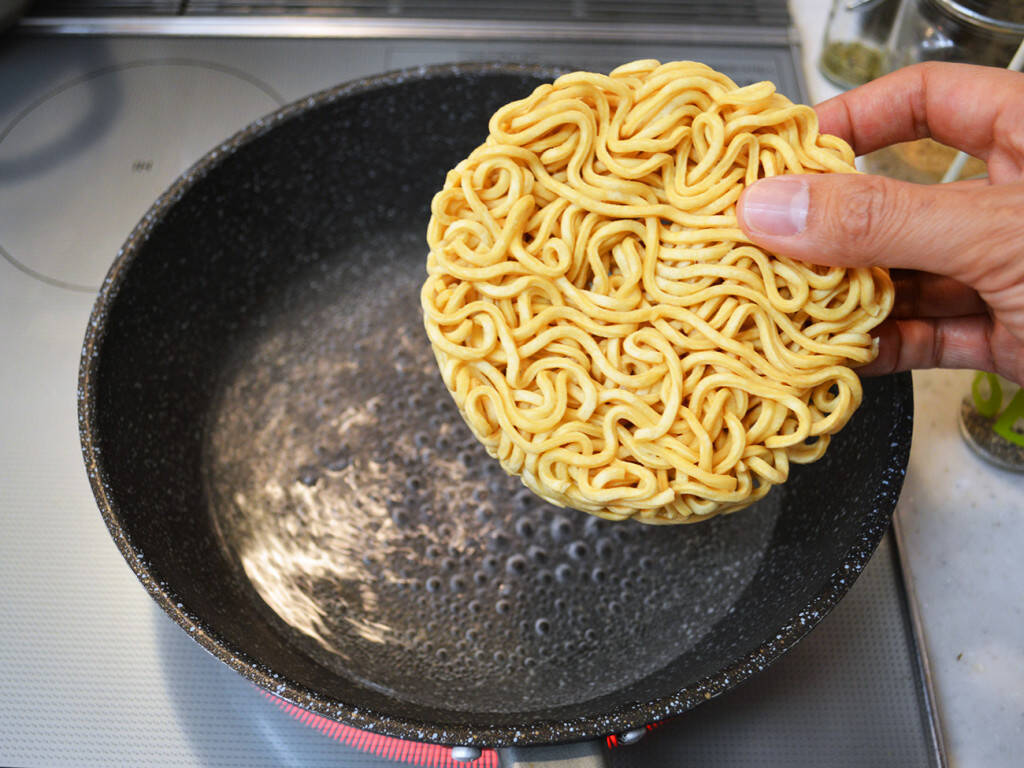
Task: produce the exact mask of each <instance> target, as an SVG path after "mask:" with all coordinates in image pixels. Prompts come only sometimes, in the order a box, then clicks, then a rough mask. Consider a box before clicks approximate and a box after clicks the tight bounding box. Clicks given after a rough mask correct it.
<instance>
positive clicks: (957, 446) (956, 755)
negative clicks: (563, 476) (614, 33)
mask: <svg viewBox="0 0 1024 768" xmlns="http://www.w3.org/2000/svg"><path fill="white" fill-rule="evenodd" d="M829 5H830V3H827V2H822V1H821V0H790V6H791V10H792V13H793V17H794V18H795V20H796V22H797V25H798V27H799V30H800V37H801V40H802V41H803V44H804V71H805V73H806V76H807V85H808V91H809V93H810V94H811V96H812V98H813V99H814V101H815V102H818V101H823V100H824V99H826V98H829V97H830V96H833V95H835V94H837V93H838V92H839V91H838V89H837V88H835V87H834V86H833V85H831V84H830V83H829V82H828V81H826V80H825V79H824V78H823V77H821V75H820V74H819V73H818V70H817V67H816V62H817V58H818V54H819V52H820V50H821V39H822V35H823V33H824V29H825V22H826V17H827V14H828V6H829ZM970 382H971V373H970V372H968V371H925V372H919V373H915V374H914V399H915V426H914V443H913V448H912V449H911V453H910V468H909V470H908V472H907V480H906V484H905V485H904V489H903V496H902V498H901V500H900V504H899V507H898V508H897V512H896V523H897V532H898V535H899V541H900V544H901V547H902V556H903V561H904V568H905V570H906V572H907V577H908V580H909V581H910V587H911V594H912V598H913V599H914V601H915V602H916V608H917V609H918V612H919V616H920V621H921V627H922V633H923V641H924V645H925V650H926V653H927V656H928V659H929V662H930V665H931V676H932V683H933V686H934V690H935V694H936V699H937V707H938V711H939V716H940V719H941V725H942V728H943V735H944V741H945V746H946V752H947V756H948V758H949V764H950V766H954V767H955V768H974V766H979V767H980V766H984V767H985V768H998V767H999V766H1006V768H1009V767H1010V766H1019V765H1021V762H1022V760H1024V474H1015V473H1012V472H1006V471H1003V470H999V469H996V468H994V467H992V466H990V465H988V464H986V463H985V462H983V461H981V460H980V459H978V458H977V457H976V456H975V455H974V454H973V453H972V452H971V451H970V450H969V449H968V448H967V446H966V444H964V442H963V441H962V440H961V438H960V435H959V432H958V431H957V423H956V422H957V408H958V405H959V402H960V399H961V398H962V397H963V395H964V393H966V392H967V391H968V389H969V387H970Z"/></svg>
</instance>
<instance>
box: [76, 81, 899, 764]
mask: <svg viewBox="0 0 1024 768" xmlns="http://www.w3.org/2000/svg"><path fill="white" fill-rule="evenodd" d="M566 71H569V70H568V69H567V68H562V67H554V66H546V65H517V64H505V63H454V64H438V65H432V66H421V67H414V68H409V69H402V70H397V71H392V72H387V73H383V74H380V75H375V76H372V77H367V78H362V79H359V80H355V81H350V82H347V83H342V84H340V85H337V86H334V87H331V88H328V89H325V90H322V91H319V92H317V93H314V94H312V95H310V96H307V97H305V98H302V99H299V100H298V101H295V102H292V103H290V104H288V105H286V106H284V107H281V108H279V109H277V110H275V111H273V112H271V113H270V114H268V115H266V116H264V117H262V118H259V119H257V120H255V121H253V122H252V123H250V124H249V125H248V126H246V127H244V128H242V129H241V130H240V131H238V132H237V133H235V134H234V135H233V136H231V137H230V138H228V139H226V140H225V141H223V142H221V143H220V144H218V145H217V146H216V147H214V148H213V149H211V150H210V151H209V152H207V153H206V154H205V155H203V156H202V157H201V158H200V159H199V160H198V161H196V162H195V163H194V164H193V165H192V166H191V167H190V168H189V169H188V170H187V171H185V172H184V173H183V174H182V175H181V176H179V177H178V179H176V180H175V181H174V182H173V183H172V184H171V185H170V186H169V187H168V188H167V190H166V191H165V192H163V193H162V194H161V195H160V196H159V197H158V198H157V199H156V200H155V201H154V203H153V204H152V206H151V207H150V208H149V210H148V211H147V212H146V214H145V215H144V216H143V218H142V219H141V220H140V221H139V223H138V224H137V225H136V226H135V227H134V229H133V230H132V232H131V233H130V234H129V236H128V238H127V239H126V241H125V243H124V245H123V246H122V247H121V248H120V249H119V251H118V253H117V255H116V257H115V259H114V262H113V264H112V265H111V267H110V269H109V271H108V272H107V275H106V277H105V278H104V280H103V283H102V285H101V287H100V290H99V292H98V294H97V298H96V301H95V303H94V305H93V309H92V311H91V314H90V317H89V321H88V325H87V327H86V333H85V339H84V342H83V347H82V352H81V358H80V364H79V378H78V391H77V401H78V411H77V413H78V428H79V437H80V441H81V448H82V455H83V459H84V462H85V467H86V472H87V475H88V478H89V483H90V486H91V488H92V492H93V496H94V497H95V499H96V503H97V506H98V507H99V509H100V513H101V514H102V516H103V519H104V522H105V523H106V526H107V529H108V531H109V532H110V534H111V536H112V538H113V539H114V542H115V544H116V545H117V547H118V549H119V551H120V552H121V555H122V556H123V557H124V558H125V560H126V561H127V563H128V565H129V567H131V569H132V571H133V572H134V573H135V575H136V577H137V578H138V579H139V581H140V582H141V583H142V585H143V586H144V587H145V588H146V590H147V591H148V592H149V594H150V596H151V597H152V598H153V599H154V600H155V601H156V602H157V604H158V605H159V606H160V607H161V609H162V610H163V611H164V612H165V613H166V614H167V615H168V616H169V617H170V618H171V619H172V620H173V621H174V622H175V623H176V624H178V625H179V626H180V627H181V628H182V629H183V630H184V631H185V632H186V633H187V634H188V635H189V636H190V637H192V639H194V640H195V641H196V642H197V643H199V645H200V646H201V647H203V648H204V649H205V650H206V651H208V652H209V653H211V654H212V655H213V656H215V657H216V658H217V659H219V660H220V661H222V662H224V663H225V664H227V665H228V666H230V667H231V668H232V669H234V670H235V671H236V672H238V673H239V674H241V675H242V676H243V677H245V678H247V679H248V680H250V681H251V682H253V683H255V684H256V685H258V686H259V687H261V688H263V689H264V690H266V691H268V692H270V693H272V694H274V695H275V696H277V697H279V698H281V699H284V700H286V701H289V702H291V703H292V704H295V705H296V706H299V707H301V708H303V709H306V710H308V711H310V712H313V713H315V714H317V715H321V716H323V717H326V718H328V719H331V720H336V721H338V722H341V723H344V724H346V725H349V726H353V727H356V728H360V729H362V730H366V731H370V732H373V733H379V734H382V735H386V736H392V737H396V738H401V739H412V740H417V741H428V742H432V743H436V744H442V745H448V746H480V747H504V746H512V745H520V746H529V745H538V744H550V743H563V742H572V741H582V740H586V739H596V738H604V737H607V736H609V735H613V734H619V733H623V732H626V731H630V730H633V729H636V728H641V727H643V726H645V725H647V724H650V723H653V722H657V721H660V720H664V719H666V718H669V717H673V716H676V715H679V714H682V713H683V712H685V711H687V710H689V709H692V708H693V707H695V706H697V705H699V704H701V703H703V702H704V701H707V700H710V699H712V698H715V697H717V696H719V695H721V694H722V693H725V692H726V691H728V690H729V689H731V688H732V687H734V686H736V685H738V684H739V683H741V682H743V681H745V680H747V679H748V678H750V677H751V676H753V675H754V674H756V673H757V672H758V671H760V670H763V669H765V668H767V667H768V666H769V665H770V664H771V663H773V662H774V661H776V660H777V659H778V658H779V657H781V656H782V655H783V654H784V653H785V652H786V651H788V650H789V649H790V648H791V647H793V646H794V645H796V643H797V642H798V641H799V640H800V639H802V638H803V637H804V636H805V635H806V634H807V633H808V632H810V630H811V629H812V628H813V627H814V626H815V625H816V624H817V623H818V622H819V621H820V620H821V619H822V618H824V616H825V615H827V614H828V612H829V611H831V610H832V608H833V607H834V606H835V605H836V604H837V603H838V602H839V600H840V599H841V598H842V597H843V596H844V595H845V594H846V592H847V591H848V590H849V588H850V587H851V586H852V584H853V582H854V581H855V580H856V577H857V575H858V574H859V573H860V572H861V571H862V569H863V568H864V566H865V565H866V564H867V562H868V560H869V559H870V557H871V555H872V554H873V553H874V551H875V549H876V548H877V546H878V544H879V543H880V542H881V539H882V536H883V535H884V534H885V532H886V531H887V530H888V528H889V523H890V520H891V517H892V513H893V511H894V509H895V505H896V501H897V499H898V497H899V491H900V488H901V487H902V483H903V477H904V475H905V473H906V467H907V462H908V459H909V453H910V434H911V431H912V430H911V427H912V423H913V389H912V384H911V378H910V374H897V375H895V384H896V389H897V397H896V398H895V400H896V403H895V406H894V407H895V409H896V410H895V412H896V414H897V416H898V417H899V416H902V419H903V420H902V421H900V420H899V419H897V424H896V425H895V426H894V428H893V429H894V431H896V430H898V431H899V432H900V435H901V436H902V437H894V439H893V441H892V446H893V455H892V461H891V462H890V463H889V465H888V466H887V469H886V475H885V477H883V478H881V480H880V485H879V489H882V488H884V489H885V490H884V491H882V490H878V491H877V492H876V495H875V497H874V498H873V500H872V502H873V503H872V506H871V509H870V511H869V512H867V513H865V515H864V518H863V520H862V523H861V526H860V530H859V535H858V538H857V541H856V543H855V544H854V545H853V546H851V548H850V549H849V550H848V551H847V553H846V555H845V556H844V557H843V559H842V561H841V562H840V563H839V566H838V567H837V569H836V570H835V571H834V572H833V573H832V574H831V576H830V577H829V579H828V580H827V582H826V584H825V585H824V587H823V588H822V589H821V590H820V591H819V592H817V594H815V596H814V597H813V598H812V599H811V600H810V601H809V602H808V603H807V604H806V605H805V606H804V607H803V608H802V609H801V610H799V611H798V612H797V613H796V614H794V615H793V616H791V617H790V618H789V619H788V620H787V622H785V623H784V624H783V625H782V626H781V627H779V628H778V630H777V631H776V634H775V637H774V638H773V639H771V640H769V641H768V642H765V643H763V644H761V645H760V646H758V647H757V648H755V649H753V650H752V651H751V652H750V653H748V654H747V655H745V656H743V657H741V658H739V659H736V660H735V661H734V662H733V663H732V664H730V665H729V666H727V667H725V668H724V669H720V670H718V671H717V672H716V673H714V674H711V675H708V676H706V677H704V678H702V679H701V680H699V681H697V682H695V683H693V684H691V685H689V686H687V687H686V688H684V689H682V690H680V691H677V692H676V693H674V694H672V695H669V696H662V697H658V698H654V699H651V700H648V701H637V702H634V703H632V704H630V705H628V706H623V707H620V708H619V709H616V710H612V711H609V712H607V713H604V714H594V715H581V716H578V717H575V718H572V719H568V720H554V719H552V720H540V721H535V722H530V723H524V724H523V725H519V726H515V725H488V724H486V718H487V714H486V713H479V714H480V718H481V720H482V721H483V722H482V724H480V725H465V724H462V723H457V722H453V723H437V722H425V721H420V720H416V719H414V718H408V717H400V716H395V715H388V714H385V713H382V712H378V711H374V710H368V709H365V708H361V707H355V706H352V705H350V704H346V703H345V702H342V701H339V700H337V699H334V698H332V697H328V696H324V695H322V694H320V693H317V692H316V691H314V690H312V689H311V688H309V687H307V686H304V685H301V684H299V683H296V682H294V681H291V680H286V679H284V678H282V677H281V676H280V675H279V674H278V673H276V672H274V671H273V670H272V669H270V668H269V667H266V666H264V665H261V664H260V663H259V662H258V661H257V660H255V659H253V658H251V657H249V656H248V655H247V654H246V653H245V652H243V651H242V650H240V649H238V648H236V647H234V646H233V645H232V644H231V643H230V642H228V641H226V640H224V639H222V638H221V637H219V636H218V634H217V633H216V632H215V631H214V630H213V629H212V628H211V627H209V626H207V625H206V624H205V623H204V622H203V621H202V620H201V619H200V618H199V617H198V616H197V615H195V614H193V613H192V612H191V611H190V610H189V608H188V606H187V605H186V604H185V602H184V601H182V600H181V599H179V598H178V596H177V595H176V594H175V593H174V592H173V591H172V590H171V588H170V587H169V586H168V585H166V584H165V583H164V582H162V581H161V579H160V578H159V574H158V573H157V572H155V569H154V568H153V567H152V566H151V565H150V564H149V563H148V562H147V560H146V557H145V553H144V552H142V551H141V549H140V548H138V547H137V546H136V545H135V544H134V542H133V541H132V540H131V538H130V537H129V536H128V534H127V532H126V531H125V530H124V528H123V526H122V524H121V512H120V509H119V505H118V502H117V499H116V493H115V491H114V489H113V488H111V487H110V485H109V484H108V482H107V479H106V472H105V470H104V463H103V456H102V454H101V449H100V446H99V445H97V442H96V435H97V434H98V425H97V415H96V414H97V387H96V382H97V379H98V374H99V366H100V361H101V350H102V347H103V343H104V338H105V332H106V321H107V318H108V315H109V311H110V308H111V305H112V304H113V302H114V301H115V299H116V298H117V296H118V294H119V292H120V288H121V286H122V285H123V283H124V279H125V275H126V273H127V271H128V270H129V268H130V267H131V264H132V263H133V261H134V259H135V256H136V255H137V254H138V253H139V252H140V251H141V250H142V248H143V247H144V245H145V243H146V241H147V240H148V239H149V236H150V235H151V234H152V232H153V231H154V229H155V228H156V227H157V225H158V224H159V223H160V222H161V221H162V220H163V218H164V216H165V215H166V214H167V213H168V212H169V211H170V210H171V209H172V208H173V207H174V205H175V204H176V203H177V202H178V201H180V200H181V199H182V197H183V196H184V195H185V194H186V193H187V192H188V191H189V190H190V189H192V188H193V187H194V186H195V185H196V184H198V183H199V182H200V181H201V180H202V179H203V178H205V177H206V176H207V174H209V173H210V172H211V171H213V170H215V169H216V168H217V167H218V165H219V164H220V163H221V161H222V160H223V159H224V158H225V157H227V156H229V155H231V154H232V153H234V152H235V151H236V150H238V149H239V148H241V147H242V146H244V145H246V144H248V143H250V142H252V141H255V140H256V139H258V138H259V137H261V136H263V135H264V134H266V133H267V132H269V131H271V130H272V129H273V128H275V127H276V126H278V125H281V124H282V123H284V122H287V121H289V120H292V119H294V118H297V117H299V116H301V115H304V114H307V113H309V112H311V111H313V110H314V109H317V108H319V107H322V106H324V105H326V104H330V103H332V102H334V101H337V100H339V99H343V98H347V97H351V96H357V95H359V94H362V93H366V92H370V91H374V90H378V89H380V88H384V87H388V86H393V85H397V84H400V83H406V82H416V81H420V80H429V79H435V78H439V77H446V76H458V75H460V74H479V75H486V74H528V75H535V76H539V77H544V78H551V77H554V76H557V75H558V74H561V73H563V72H566ZM581 703H582V702H581ZM503 716H508V715H503Z"/></svg>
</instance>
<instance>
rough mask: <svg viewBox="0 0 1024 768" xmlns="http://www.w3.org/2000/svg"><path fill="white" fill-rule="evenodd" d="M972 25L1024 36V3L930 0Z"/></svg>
mask: <svg viewBox="0 0 1024 768" xmlns="http://www.w3.org/2000/svg"><path fill="white" fill-rule="evenodd" d="M931 1H932V2H933V3H934V4H935V5H937V6H938V7H939V8H941V9H942V10H944V11H946V12H947V13H948V14H949V15H951V16H953V17H955V18H956V19H958V20H960V21H963V22H964V23H966V24H969V25H970V26H972V27H977V28H979V29H985V30H988V31H990V32H996V33H999V34H1004V35H1006V34H1010V35H1018V36H1022V37H1024V3H1022V2H1020V0H931Z"/></svg>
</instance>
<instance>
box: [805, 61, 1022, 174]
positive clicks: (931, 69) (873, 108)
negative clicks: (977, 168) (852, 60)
mask: <svg viewBox="0 0 1024 768" xmlns="http://www.w3.org/2000/svg"><path fill="white" fill-rule="evenodd" d="M815 110H816V111H817V113H818V122H819V125H820V127H821V131H822V133H831V134H833V135H835V136H839V137H840V138H843V139H845V140H846V141H847V142H849V144H850V145H851V146H852V147H853V150H854V152H856V153H857V154H858V155H863V154H865V153H867V152H872V151H874V150H876V149H880V148H881V147H886V146H889V145H890V144H896V143H898V142H901V141H912V140H914V139H922V138H925V137H931V138H934V139H935V140H936V141H938V142H940V143H942V144H947V145H949V146H952V147H956V148H957V149H961V150H963V151H964V152H967V153H968V154H970V155H974V156H975V157H980V158H981V159H982V160H985V159H987V156H988V153H989V150H990V149H992V147H993V146H995V144H996V142H997V140H998V137H999V135H1000V132H1001V131H1002V130H1010V129H1015V126H1019V125H1020V124H1021V122H1022V121H1024V75H1022V74H1020V73H1018V72H1009V71H1007V70H1004V69H996V68H994V67H981V66H975V65H971V64H950V63H947V62H928V63H925V64H915V65H913V66H910V67H905V68H904V69H898V70H896V71H895V72H891V73H890V74H888V75H885V76H883V77H880V78H878V79H877V80H873V81H871V82H870V83H868V84H867V85H862V86H861V87H859V88H855V89H853V90H852V91H847V92H846V93H842V94H840V95H839V96H836V97H834V98H832V99H829V100H828V101H824V102H822V103H821V104H819V105H818V106H817V107H815Z"/></svg>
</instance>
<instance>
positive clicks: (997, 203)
mask: <svg viewBox="0 0 1024 768" xmlns="http://www.w3.org/2000/svg"><path fill="white" fill-rule="evenodd" d="M1022 202H1024V186H1022V185H1006V186H1000V187H992V186H984V185H982V186H975V185H970V186H967V187H962V186H957V185H935V186H923V185H918V184H909V183H906V182H902V181H896V180H894V179H887V178H884V177H882V176H867V175H862V174H832V173H830V174H802V175H798V176H776V177H772V178H768V179H762V180H760V181H758V182H756V183H754V184H752V185H751V186H750V187H748V188H747V189H746V190H744V192H743V195H742V196H741V197H740V199H739V202H738V204H737V216H738V218H739V224H740V227H741V228H742V229H743V231H744V232H745V233H746V235H747V236H748V237H749V238H750V239H751V240H752V241H753V242H754V243H756V244H757V245H759V246H761V247H763V248H765V249H766V250H768V251H770V252H772V253H776V254H779V255H783V256H789V257H792V258H795V259H800V260H801V261H808V262H811V263H815V264H826V265H838V266H844V267H869V266H883V267H899V268H906V269H917V270H922V271H925V272H932V273H936V274H941V275H946V276H949V277H953V278H956V279H958V280H960V281H961V282H964V283H967V284H968V285H973V286H974V287H975V288H976V289H981V290H984V288H985V286H984V285H980V284H979V282H984V279H985V276H986V275H989V274H992V273H993V271H998V269H999V266H1000V265H999V264H997V263H994V262H996V261H1000V260H1003V259H1005V258H1007V257H1008V256H1009V255H1010V254H1011V253H1013V252H1014V251H1017V250H1019V243H1020V238H1021V237H1022V235H1024V229H1022V225H1021V222H1020V219H1021V217H1020V211H1021V210H1022V207H1021V205H1022ZM1003 246H1009V247H1003Z"/></svg>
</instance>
